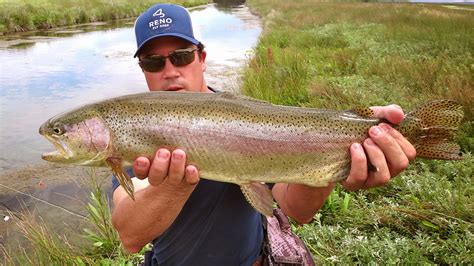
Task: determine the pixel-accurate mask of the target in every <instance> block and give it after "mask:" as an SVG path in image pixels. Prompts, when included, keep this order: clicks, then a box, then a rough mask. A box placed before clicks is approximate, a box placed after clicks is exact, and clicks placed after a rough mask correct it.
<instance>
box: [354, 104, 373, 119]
mask: <svg viewBox="0 0 474 266" xmlns="http://www.w3.org/2000/svg"><path fill="white" fill-rule="evenodd" d="M349 112H350V113H353V114H356V115H358V116H361V117H364V118H373V117H374V111H373V110H372V109H370V108H369V107H363V106H358V107H355V108H352V109H351V110H349Z"/></svg>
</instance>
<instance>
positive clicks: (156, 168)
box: [148, 149, 170, 186]
mask: <svg viewBox="0 0 474 266" xmlns="http://www.w3.org/2000/svg"><path fill="white" fill-rule="evenodd" d="M169 166H170V151H169V150H167V149H159V150H158V151H157V152H156V154H155V158H154V159H153V162H152V164H151V167H150V171H149V173H148V182H149V183H150V185H153V186H158V185H159V184H161V182H163V180H164V179H165V178H166V176H167V175H168V168H169Z"/></svg>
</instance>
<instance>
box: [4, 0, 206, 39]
mask: <svg viewBox="0 0 474 266" xmlns="http://www.w3.org/2000/svg"><path fill="white" fill-rule="evenodd" d="M163 2H170V3H178V4H181V5H184V6H186V7H190V6H197V5H201V4H206V3H209V1H206V0H176V1H163ZM156 3H157V1H153V0H137V1H126V0H114V1H105V0H82V1H73V0H64V1H59V0H38V1H27V0H0V33H3V34H5V33H12V32H20V31H30V30H43V29H49V28H54V27H60V26H67V25H74V24H80V23H88V22H96V21H108V20H114V19H123V18H132V17H136V16H138V15H139V14H140V13H141V12H143V11H144V10H146V9H147V8H148V7H150V6H152V5H153V4H156Z"/></svg>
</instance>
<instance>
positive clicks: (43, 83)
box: [0, 1, 261, 244]
mask: <svg viewBox="0 0 474 266" xmlns="http://www.w3.org/2000/svg"><path fill="white" fill-rule="evenodd" d="M221 2H224V3H223V4H216V5H208V6H204V7H199V8H194V9H192V10H191V17H192V19H193V22H194V26H195V28H196V29H195V31H196V32H195V35H196V37H197V39H199V40H201V41H202V42H203V43H204V44H205V45H206V50H207V59H206V60H207V66H208V68H207V71H206V79H207V82H208V84H209V85H210V86H212V87H215V88H218V89H223V90H230V91H235V90H238V87H239V78H240V75H241V73H240V71H241V70H242V67H243V66H244V64H245V62H246V60H247V59H248V57H249V55H250V54H251V51H252V47H253V46H255V44H256V42H257V40H258V36H259V35H260V32H261V25H260V21H259V19H258V18H257V17H256V16H254V15H252V14H251V13H250V12H249V10H248V9H247V8H246V7H245V6H243V5H239V6H233V5H229V4H227V3H225V2H229V1H221ZM231 2H232V1H231ZM234 2H235V1H234ZM237 2H243V1H237ZM135 49H136V43H135V39H134V33H133V20H123V21H116V22H111V23H93V24H88V25H81V26H75V27H68V28H63V29H59V30H58V29H56V30H54V31H49V32H41V33H35V34H32V33H28V34H19V35H15V36H7V37H0V62H1V65H0V67H1V69H0V170H1V172H0V173H1V174H0V218H3V217H4V215H6V209H11V210H13V211H18V210H20V204H19V203H20V202H22V204H24V205H23V207H26V208H27V209H28V210H29V211H32V212H33V213H34V214H39V215H41V216H42V218H43V219H44V221H45V222H46V224H48V226H50V227H51V228H54V229H55V230H57V232H61V233H62V230H65V229H64V228H66V227H68V228H69V227H72V228H81V224H82V223H83V222H84V221H83V220H82V219H80V218H77V217H75V216H72V215H70V214H67V213H65V212H64V211H62V210H60V209H58V208H54V207H52V206H50V205H48V204H44V203H43V202H40V201H38V200H35V199H33V198H31V197H29V196H25V195H24V194H21V193H18V192H15V191H14V190H17V191H21V192H25V193H27V194H30V195H33V196H35V197H37V198H40V199H44V200H46V201H49V202H51V203H53V204H57V205H61V206H63V207H65V208H67V209H70V210H72V211H73V212H76V213H83V214H85V210H84V208H83V202H82V201H84V200H86V199H87V197H88V193H89V192H88V190H87V189H84V182H82V181H81V180H83V179H85V178H87V175H86V174H85V173H84V170H82V169H81V168H78V167H67V166H55V165H51V164H48V163H46V162H44V161H42V160H41V153H43V152H47V151H51V150H53V146H52V145H51V144H50V143H49V142H48V141H47V140H46V139H45V138H44V137H42V136H40V135H39V134H38V128H39V126H40V125H41V124H42V123H43V122H44V121H45V120H47V119H48V118H50V117H51V116H53V115H55V114H57V113H59V112H62V111H66V110H68V109H71V108H73V107H76V106H80V105H83V104H85V103H90V102H93V101H96V100H100V99H104V98H110V97H114V96H119V95H124V94H129V93H137V92H143V91H147V87H146V82H145V79H144V77H143V74H142V72H141V69H140V68H139V67H138V64H137V59H136V58H133V54H134V52H135ZM101 175H103V176H104V178H102V181H101V182H103V183H104V184H109V183H110V178H109V172H108V171H102V172H101ZM85 182H87V181H85ZM105 186H106V187H107V185H105ZM13 221H14V217H13V219H11V220H9V222H3V221H1V220H0V244H5V243H6V242H7V239H14V238H15V237H14V236H15V235H17V232H16V233H15V232H14V231H13V230H14V229H13V228H14V227H13V226H12V224H13ZM65 224H68V226H65Z"/></svg>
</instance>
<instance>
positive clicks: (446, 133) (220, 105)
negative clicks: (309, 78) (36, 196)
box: [40, 92, 463, 215]
mask: <svg viewBox="0 0 474 266" xmlns="http://www.w3.org/2000/svg"><path fill="white" fill-rule="evenodd" d="M372 115H373V112H372V111H371V110H370V109H369V108H355V109H353V110H350V111H337V110H323V109H314V108H300V107H289V106H276V105H272V104H269V103H266V102H263V101H258V100H255V99H251V98H247V97H239V96H235V95H232V94H230V93H209V94H206V93H176V92H148V93H142V94H135V95H128V96H123V97H118V98H113V99H109V100H105V101H102V102H98V103H95V104H90V105H86V106H83V107H80V108H78V109H76V110H73V111H71V112H67V113H64V114H60V115H58V116H56V117H53V118H51V119H50V120H48V121H47V122H45V123H44V124H43V125H42V126H41V128H40V133H41V134H43V135H44V136H45V137H46V138H48V139H49V140H50V141H51V142H53V144H55V146H56V147H57V148H58V151H55V152H53V153H49V154H45V155H43V158H44V159H46V160H49V161H53V162H54V161H55V162H62V163H72V164H78V165H93V166H109V167H110V168H111V169H112V171H113V172H114V173H115V175H116V176H117V178H118V179H119V181H120V183H121V185H122V186H123V187H124V188H125V190H126V191H127V192H128V193H129V194H130V195H131V196H132V197H133V186H132V184H131V181H130V177H128V176H127V175H126V174H125V173H124V171H123V167H126V166H130V165H131V164H132V163H133V161H134V160H135V159H136V158H137V157H138V156H146V157H149V158H153V156H154V153H155V151H156V150H157V149H158V148H160V147H165V148H169V149H175V148H181V149H183V150H185V152H186V154H187V163H188V164H194V165H196V166H197V167H198V169H199V172H200V175H201V177H202V178H206V179H211V180H216V181H224V182H231V183H235V184H238V185H240V186H241V188H242V191H243V194H244V195H245V196H246V197H247V200H248V201H249V203H250V204H252V205H253V206H254V207H255V208H256V209H257V210H259V211H260V212H262V213H264V214H266V215H271V206H269V202H270V203H271V200H268V197H271V193H269V192H268V191H267V193H263V194H264V195H260V194H262V193H260V192H257V191H262V190H263V191H265V188H264V189H262V188H261V187H258V184H259V183H260V182H266V183H280V182H281V183H299V184H306V185H310V186H326V185H327V184H328V183H329V182H335V181H339V180H342V179H344V178H346V177H347V175H348V172H349V167H350V153H349V147H350V145H351V144H352V143H354V142H362V141H363V140H364V139H365V138H367V132H368V130H369V128H370V127H371V126H373V125H376V124H378V123H380V122H381V120H379V119H376V118H373V117H371V116H372ZM462 117H463V112H462V106H460V105H458V104H457V103H455V102H453V101H449V100H442V101H435V102H431V103H427V104H425V105H423V106H421V107H420V108H418V109H415V110H414V111H413V112H411V113H409V114H408V115H407V117H406V119H405V120H404V121H403V122H402V123H401V124H400V125H399V126H398V129H399V131H400V132H401V133H402V134H403V135H404V136H406V137H407V138H408V140H409V141H410V142H411V143H412V144H413V145H415V147H417V152H418V155H420V156H421V157H427V158H438V159H459V155H458V153H459V147H458V146H457V145H456V144H455V143H453V142H452V141H451V140H452V138H453V135H454V133H455V132H456V130H457V127H458V125H459V123H460V121H461V119H462ZM58 132H59V133H58ZM266 190H268V189H266ZM269 195H270V196H269ZM270 205H271V204H270Z"/></svg>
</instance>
